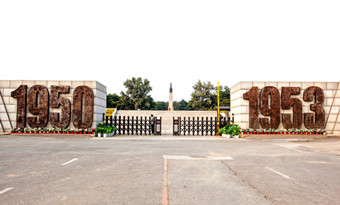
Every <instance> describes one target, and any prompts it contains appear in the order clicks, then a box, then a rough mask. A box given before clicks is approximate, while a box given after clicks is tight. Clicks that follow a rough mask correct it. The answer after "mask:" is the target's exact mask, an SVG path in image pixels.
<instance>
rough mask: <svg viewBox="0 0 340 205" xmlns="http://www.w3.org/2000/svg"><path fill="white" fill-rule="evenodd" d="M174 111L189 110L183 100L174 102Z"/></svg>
mask: <svg viewBox="0 0 340 205" xmlns="http://www.w3.org/2000/svg"><path fill="white" fill-rule="evenodd" d="M174 110H189V107H188V102H187V101H185V100H183V99H182V100H181V101H179V102H177V101H174Z"/></svg>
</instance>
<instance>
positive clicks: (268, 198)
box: [221, 161, 274, 203]
mask: <svg viewBox="0 0 340 205" xmlns="http://www.w3.org/2000/svg"><path fill="white" fill-rule="evenodd" d="M221 163H222V164H223V165H224V166H226V167H227V168H228V169H229V170H230V171H231V172H232V173H233V174H234V175H235V176H237V177H240V179H241V180H242V182H245V183H246V184H248V185H249V186H250V187H251V188H252V189H253V190H255V191H256V192H258V193H259V194H261V195H262V196H263V198H265V199H266V200H267V201H269V202H271V203H274V201H273V200H272V199H271V198H270V197H269V196H267V195H266V194H265V193H263V192H261V191H260V190H259V189H258V188H256V187H255V186H254V185H253V184H251V183H250V182H249V181H248V180H246V179H244V178H242V177H241V175H239V174H238V173H237V172H236V171H235V170H234V169H233V168H231V167H230V166H229V165H228V164H227V162H226V161H221Z"/></svg>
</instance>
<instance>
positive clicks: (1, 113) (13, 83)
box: [0, 80, 106, 132]
mask: <svg viewBox="0 0 340 205" xmlns="http://www.w3.org/2000/svg"><path fill="white" fill-rule="evenodd" d="M20 85H27V87H28V89H27V91H28V90H29V89H30V87H31V86H33V85H43V86H46V87H47V88H48V90H49V92H50V88H51V85H69V86H70V93H69V94H62V96H64V97H67V98H68V99H70V101H71V105H72V104H73V99H72V98H73V91H74V89H75V88H76V87H78V86H80V85H86V86H88V87H90V88H92V90H93V93H94V118H93V124H92V127H95V125H96V122H100V121H101V120H102V113H103V112H105V110H106V86H104V85H103V84H101V83H99V82H97V81H48V80H0V92H1V94H2V96H3V99H4V102H3V101H2V100H1V99H0V119H1V121H2V124H3V126H4V127H5V129H6V131H9V130H10V128H11V127H10V122H9V120H10V121H11V122H12V126H13V127H16V108H17V100H16V99H14V98H12V97H11V92H12V91H14V90H16V89H17V88H18V87H19V86H20ZM50 93H51V92H50ZM4 103H5V105H6V108H7V111H8V114H9V119H8V116H7V114H6V112H5V108H4ZM50 112H61V111H60V109H56V108H50ZM26 113H27V117H30V116H32V115H31V114H30V113H29V112H28V111H27V112H26ZM71 119H72V116H71ZM26 126H27V127H28V124H27V125H26ZM46 127H48V128H49V127H51V125H50V123H48V124H47V126H46ZM69 128H74V127H73V124H72V122H71V123H70V126H69ZM0 132H2V129H1V128H0Z"/></svg>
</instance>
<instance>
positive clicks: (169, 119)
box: [116, 110, 217, 135]
mask: <svg viewBox="0 0 340 205" xmlns="http://www.w3.org/2000/svg"><path fill="white" fill-rule="evenodd" d="M151 114H153V116H154V117H157V118H160V117H162V135H172V133H173V130H172V129H173V117H175V118H177V117H182V118H183V117H185V118H186V119H187V118H188V117H190V118H192V117H195V118H197V117H199V118H202V117H204V118H205V117H209V118H210V117H213V118H215V117H217V111H167V110H164V111H161V110H139V111H137V110H118V112H117V114H116V116H126V117H127V116H129V117H132V116H133V117H136V116H138V117H150V116H151Z"/></svg>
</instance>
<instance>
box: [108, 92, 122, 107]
mask: <svg viewBox="0 0 340 205" xmlns="http://www.w3.org/2000/svg"><path fill="white" fill-rule="evenodd" d="M119 99H120V97H119V95H117V94H116V93H114V94H108V95H107V96H106V107H108V108H118V106H119V103H120V101H119Z"/></svg>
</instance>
